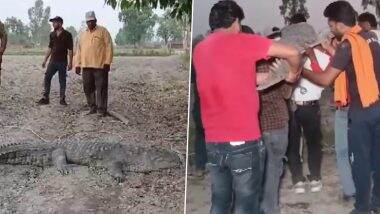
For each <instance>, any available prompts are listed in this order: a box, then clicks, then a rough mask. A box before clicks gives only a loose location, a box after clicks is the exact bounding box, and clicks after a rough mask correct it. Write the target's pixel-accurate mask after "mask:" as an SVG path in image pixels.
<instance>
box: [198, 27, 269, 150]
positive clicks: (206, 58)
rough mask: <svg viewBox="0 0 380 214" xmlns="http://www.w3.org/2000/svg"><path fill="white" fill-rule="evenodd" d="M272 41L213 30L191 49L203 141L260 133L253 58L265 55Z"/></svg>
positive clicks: (252, 136)
mask: <svg viewBox="0 0 380 214" xmlns="http://www.w3.org/2000/svg"><path fill="white" fill-rule="evenodd" d="M271 44H272V41H271V40H269V39H266V38H264V37H260V36H257V35H250V34H243V33H225V32H216V33H212V34H210V35H209V36H207V37H206V38H205V39H204V40H203V41H202V42H200V43H199V44H198V45H197V46H196V48H195V50H194V55H193V58H194V61H193V62H194V66H195V71H196V78H197V79H196V80H197V87H198V91H199V97H200V105H201V116H202V123H203V126H204V129H205V135H206V142H208V143H227V142H230V141H251V140H257V139H259V138H260V137H261V131H260V126H259V119H258V113H259V95H258V92H257V90H256V66H255V65H256V61H258V60H260V59H263V58H267V54H268V49H269V47H270V46H271Z"/></svg>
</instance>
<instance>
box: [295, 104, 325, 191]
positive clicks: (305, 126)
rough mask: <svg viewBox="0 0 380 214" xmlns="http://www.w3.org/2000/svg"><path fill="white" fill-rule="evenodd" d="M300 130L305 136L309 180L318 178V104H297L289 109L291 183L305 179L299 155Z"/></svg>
mask: <svg viewBox="0 0 380 214" xmlns="http://www.w3.org/2000/svg"><path fill="white" fill-rule="evenodd" d="M302 130H303V134H304V136H305V138H306V143H307V149H308V150H307V154H308V159H307V161H308V165H309V171H310V175H309V180H320V179H321V162H322V145H321V141H322V132H321V114H320V107H319V104H314V105H305V106H297V109H296V110H295V111H291V114H290V120H289V147H288V160H289V169H290V172H291V174H292V181H293V184H296V183H297V182H299V181H305V180H306V178H305V176H304V174H303V169H302V162H301V156H300V145H301V144H300V140H301V133H302Z"/></svg>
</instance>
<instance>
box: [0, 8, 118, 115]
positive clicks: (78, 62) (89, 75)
mask: <svg viewBox="0 0 380 214" xmlns="http://www.w3.org/2000/svg"><path fill="white" fill-rule="evenodd" d="M85 18H86V23H87V29H86V30H85V31H84V32H82V33H81V34H80V35H79V39H78V41H77V45H76V53H75V56H74V42H73V40H74V39H73V37H72V35H71V33H70V32H68V31H67V30H65V29H64V28H63V19H62V18H61V17H59V16H56V17H54V18H52V19H50V22H52V25H53V32H51V33H50V37H49V38H50V39H49V47H48V50H47V52H46V55H45V57H44V60H43V62H42V67H43V68H46V72H45V77H44V90H43V93H42V94H43V95H42V98H41V99H40V100H38V101H37V103H38V104H39V105H47V104H49V103H50V99H49V97H50V88H51V81H52V78H53V76H54V75H55V74H56V73H57V72H58V76H59V84H60V104H61V105H64V106H66V105H67V102H66V78H67V71H70V70H72V69H73V67H75V72H76V74H78V75H81V74H82V77H83V89H84V93H85V95H86V99H87V104H88V107H89V109H90V110H89V112H88V114H95V113H99V115H100V116H107V100H108V72H109V71H110V67H111V63H112V58H113V45H112V38H111V36H110V34H109V32H108V31H107V29H106V28H104V27H102V26H99V25H97V19H96V16H95V12H93V11H90V12H87V13H86V15H85ZM0 40H1V46H0V70H1V59H2V55H3V53H4V51H5V48H6V44H7V34H6V32H5V28H4V25H3V24H2V23H0Z"/></svg>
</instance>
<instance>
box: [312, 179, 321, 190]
mask: <svg viewBox="0 0 380 214" xmlns="http://www.w3.org/2000/svg"><path fill="white" fill-rule="evenodd" d="M322 186H323V185H322V181H321V180H318V181H317V180H312V181H311V182H310V191H311V192H320V191H321V190H322Z"/></svg>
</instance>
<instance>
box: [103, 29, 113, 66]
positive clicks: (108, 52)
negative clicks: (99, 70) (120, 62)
mask: <svg viewBox="0 0 380 214" xmlns="http://www.w3.org/2000/svg"><path fill="white" fill-rule="evenodd" d="M104 43H105V45H106V60H105V61H104V69H105V70H106V71H109V70H110V65H111V63H112V58H113V45H112V38H111V35H110V33H109V32H108V31H106V32H105V36H104Z"/></svg>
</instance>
